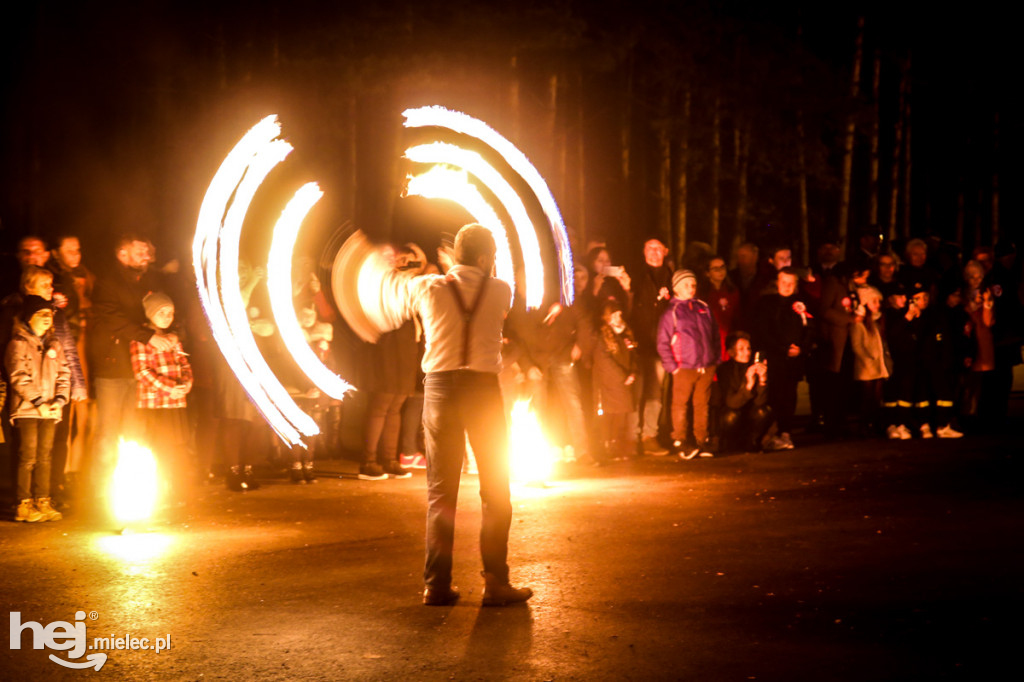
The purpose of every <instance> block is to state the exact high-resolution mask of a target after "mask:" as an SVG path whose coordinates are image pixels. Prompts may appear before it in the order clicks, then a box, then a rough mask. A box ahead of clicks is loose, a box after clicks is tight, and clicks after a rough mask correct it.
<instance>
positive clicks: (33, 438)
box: [14, 419, 57, 500]
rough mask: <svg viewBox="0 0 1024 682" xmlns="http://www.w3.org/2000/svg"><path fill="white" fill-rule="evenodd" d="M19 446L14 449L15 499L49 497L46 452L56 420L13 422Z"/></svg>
mask: <svg viewBox="0 0 1024 682" xmlns="http://www.w3.org/2000/svg"><path fill="white" fill-rule="evenodd" d="M14 425H15V427H16V428H17V429H18V435H19V438H20V440H21V445H20V447H19V449H18V499H19V500H27V499H29V498H32V497H35V498H39V497H49V496H50V453H51V451H52V450H53V434H54V432H55V431H56V427H57V420H56V419H16V420H15V421H14Z"/></svg>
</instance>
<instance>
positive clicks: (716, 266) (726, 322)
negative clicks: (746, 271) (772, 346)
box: [697, 256, 740, 362]
mask: <svg viewBox="0 0 1024 682" xmlns="http://www.w3.org/2000/svg"><path fill="white" fill-rule="evenodd" d="M697 298H699V299H700V300H702V301H704V302H705V303H707V304H708V306H709V307H710V308H711V313H712V314H713V315H714V316H715V322H717V323H718V335H719V336H720V337H721V339H722V362H725V361H726V360H728V359H729V352H728V348H727V347H726V342H725V340H726V338H727V337H728V336H729V334H731V333H732V332H733V331H734V328H733V321H734V320H736V319H739V314H740V290H739V289H737V288H736V286H735V285H734V284H733V283H732V281H731V280H730V279H729V272H728V270H727V269H726V267H725V259H724V258H721V257H719V256H715V257H714V258H712V259H711V260H710V261H709V262H708V271H707V280H706V281H705V282H704V283H702V284H701V285H700V286H699V287H698V288H697Z"/></svg>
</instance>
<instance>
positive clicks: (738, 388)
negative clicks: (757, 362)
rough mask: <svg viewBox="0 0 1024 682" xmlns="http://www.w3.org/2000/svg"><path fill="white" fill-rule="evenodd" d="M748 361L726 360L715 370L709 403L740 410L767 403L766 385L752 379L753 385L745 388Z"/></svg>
mask: <svg viewBox="0 0 1024 682" xmlns="http://www.w3.org/2000/svg"><path fill="white" fill-rule="evenodd" d="M748 367H750V363H749V362H748V363H739V362H736V361H735V360H727V361H725V362H724V363H722V364H721V365H719V366H718V370H717V371H716V372H715V379H716V381H715V385H714V386H713V390H712V392H711V404H712V405H715V406H716V407H726V408H728V409H730V410H735V411H737V412H738V411H740V410H743V409H745V408H747V407H764V406H765V405H767V404H768V385H767V384H762V383H761V382H759V381H756V380H755V381H754V387H753V388H751V389H749V390H748V389H747V368H748Z"/></svg>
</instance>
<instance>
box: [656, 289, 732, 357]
mask: <svg viewBox="0 0 1024 682" xmlns="http://www.w3.org/2000/svg"><path fill="white" fill-rule="evenodd" d="M720 353H721V340H720V339H719V338H718V324H717V323H716V322H715V316H714V315H712V314H711V308H709V307H708V304H707V303H705V302H704V301H701V300H698V299H696V298H691V299H690V300H688V301H681V300H679V299H678V298H675V297H673V298H672V300H671V301H670V302H669V306H668V310H666V311H665V312H664V313H663V314H662V316H661V321H660V322H659V323H658V355H659V356H660V357H661V364H662V365H663V366H664V367H665V371H666V372H674V371H676V370H677V369H704V368H707V367H714V366H715V365H716V364H718V360H719V358H720Z"/></svg>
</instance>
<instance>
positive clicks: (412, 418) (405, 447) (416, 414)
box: [398, 393, 423, 455]
mask: <svg viewBox="0 0 1024 682" xmlns="http://www.w3.org/2000/svg"><path fill="white" fill-rule="evenodd" d="M422 427H423V394H422V393H415V394H413V395H411V396H409V397H408V398H406V399H405V402H404V403H402V428H401V430H400V432H399V437H398V446H399V449H400V450H401V451H402V454H403V455H415V454H416V453H417V452H423V446H422V445H421V444H420V442H421V438H420V431H421V429H422Z"/></svg>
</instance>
